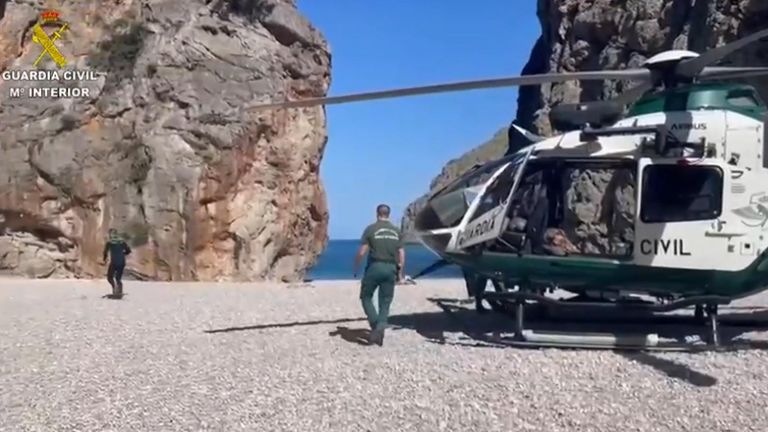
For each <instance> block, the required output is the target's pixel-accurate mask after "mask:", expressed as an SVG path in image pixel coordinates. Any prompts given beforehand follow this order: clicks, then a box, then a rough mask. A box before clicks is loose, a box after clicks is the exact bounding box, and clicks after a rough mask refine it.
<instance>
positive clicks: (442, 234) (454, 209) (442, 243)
mask: <svg viewBox="0 0 768 432" xmlns="http://www.w3.org/2000/svg"><path fill="white" fill-rule="evenodd" d="M481 187H482V186H481V185H479V186H474V187H466V188H457V189H453V190H446V191H442V192H440V193H438V194H436V195H434V196H432V197H430V198H429V200H428V201H427V203H426V205H425V206H424V207H423V208H422V209H421V210H420V211H419V212H418V213H417V214H416V218H415V220H414V227H415V228H416V235H418V236H419V238H420V239H421V241H422V242H423V243H424V244H425V245H426V246H427V247H429V248H430V249H432V250H434V251H436V252H441V251H444V250H445V248H446V247H447V246H448V243H449V242H450V240H451V236H452V235H453V232H454V231H455V230H456V229H458V228H457V227H458V226H459V224H460V223H461V221H462V219H463V218H464V215H465V214H466V213H467V210H469V206H470V205H471V204H472V201H473V200H474V199H475V198H476V197H477V194H478V193H479V191H480V189H481Z"/></svg>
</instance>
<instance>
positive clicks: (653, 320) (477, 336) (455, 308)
mask: <svg viewBox="0 0 768 432" xmlns="http://www.w3.org/2000/svg"><path fill="white" fill-rule="evenodd" d="M430 301H432V303H433V304H435V305H436V306H438V307H439V308H440V310H438V311H434V312H422V313H413V314H402V315H393V316H391V317H390V319H389V324H390V331H398V330H401V329H408V330H413V331H415V332H417V333H418V334H419V335H421V336H422V337H424V338H425V339H426V340H427V341H428V342H430V343H436V344H449V345H459V346H467V347H482V348H493V349H505V348H506V349H509V348H510V345H509V344H505V343H503V339H502V337H501V336H502V335H509V334H510V333H513V332H514V319H513V318H514V317H511V316H510V315H507V314H501V313H487V314H482V315H481V314H478V313H476V312H475V311H474V310H473V309H469V308H466V307H464V306H462V305H461V303H463V302H462V301H458V300H456V299H440V298H434V299H430ZM727 310H728V311H727V312H726V311H724V312H723V313H721V314H720V318H721V321H722V324H721V326H720V332H719V335H720V340H721V344H722V345H723V346H724V348H725V350H729V349H737V348H736V346H737V345H736V343H738V349H753V350H768V341H758V340H750V339H747V338H743V337H742V336H744V335H745V334H746V333H749V332H756V331H765V330H768V310H764V309H739V308H730V309H727ZM742 310H743V311H742ZM601 312H602V311H601ZM354 322H360V323H363V326H364V327H360V328H350V327H347V326H337V327H336V330H335V331H331V332H330V333H329V336H332V337H337V336H338V337H341V338H342V339H343V340H345V341H347V342H349V343H354V344H358V345H369V343H368V341H367V338H368V334H369V330H368V326H367V322H366V320H365V318H363V317H360V318H343V319H335V320H316V321H303V322H302V321H298V322H287V323H271V324H259V325H252V326H244V327H228V328H221V329H213V330H206V331H205V333H209V334H215V333H230V332H238V331H254V330H264V329H274V328H286V327H299V326H314V325H327V324H345V323H354ZM525 327H526V329H530V330H534V331H536V332H542V331H544V332H546V331H554V332H564V331H566V332H579V333H594V332H599V333H603V334H605V333H608V334H627V333H635V334H638V333H642V334H647V333H656V334H658V335H659V337H661V338H666V339H673V340H676V341H680V342H689V341H690V339H691V337H694V338H696V337H702V338H703V337H705V336H704V335H705V334H706V327H705V326H704V325H703V324H702V323H697V322H695V321H694V320H693V317H692V316H690V315H687V316H680V315H678V316H670V315H664V316H659V315H651V314H645V315H642V314H640V315H637V316H635V315H632V316H628V315H627V314H626V313H622V314H621V315H617V316H612V315H611V314H610V313H609V314H602V315H598V314H597V313H596V312H595V311H585V312H584V313H582V315H581V316H580V317H579V316H572V313H569V314H568V315H565V314H564V315H561V316H559V317H556V318H555V317H552V316H549V315H548V316H543V315H542V314H541V313H540V311H537V310H531V311H527V312H526V324H525ZM385 346H386V345H385ZM535 349H540V348H535ZM614 351H615V352H617V353H619V354H620V355H622V356H624V357H625V358H627V359H629V360H632V361H634V362H637V363H640V364H643V365H646V366H650V367H653V368H654V369H656V370H658V371H660V372H662V373H664V374H666V375H667V376H669V377H671V378H676V379H680V380H683V381H685V382H688V383H689V384H691V385H694V386H700V387H708V386H713V385H716V384H717V378H715V377H713V376H711V375H707V374H704V373H701V372H697V371H694V370H692V369H691V368H690V367H689V366H687V365H685V364H682V363H679V362H676V361H673V360H670V359H666V358H663V357H660V356H658V355H656V354H655V353H650V352H645V351H637V350H614Z"/></svg>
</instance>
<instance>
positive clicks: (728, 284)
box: [448, 251, 768, 298]
mask: <svg viewBox="0 0 768 432" xmlns="http://www.w3.org/2000/svg"><path fill="white" fill-rule="evenodd" d="M448 258H449V259H450V260H451V261H454V262H457V263H458V264H459V265H461V266H466V267H467V268H469V269H472V270H474V271H477V272H479V273H483V274H485V275H487V276H489V277H492V278H494V277H496V276H495V275H496V274H498V272H501V273H503V274H504V279H505V280H506V281H508V282H533V283H539V284H547V285H549V284H554V285H557V286H559V287H561V288H564V289H568V288H571V289H586V288H589V289H595V290H600V289H612V290H619V289H624V290H637V291H643V292H649V293H652V294H657V295H666V294H675V295H685V296H690V295H703V294H715V295H722V296H728V297H736V298H737V297H743V296H745V295H749V294H750V293H752V292H754V291H756V290H760V289H761V288H762V287H765V286H766V285H768V251H766V252H764V253H763V254H762V255H761V256H759V257H758V258H756V259H755V260H754V261H753V262H752V264H750V265H749V266H748V267H747V268H745V269H744V270H741V271H721V270H705V269H701V270H695V269H681V268H669V267H652V266H645V265H636V264H631V263H623V262H620V261H616V260H605V259H592V258H579V257H573V256H571V257H553V256H530V255H529V256H517V255H511V254H502V253H494V252H485V253H483V254H482V255H480V256H470V255H464V254H449V256H448ZM761 264H762V267H763V268H760V267H761Z"/></svg>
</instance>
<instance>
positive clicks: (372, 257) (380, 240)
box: [354, 204, 405, 346]
mask: <svg viewBox="0 0 768 432" xmlns="http://www.w3.org/2000/svg"><path fill="white" fill-rule="evenodd" d="M389 213H390V209H389V206H388V205H386V204H380V205H379V206H378V207H376V222H374V223H372V224H371V225H368V226H367V227H366V228H365V231H363V236H362V238H361V239H360V242H361V244H360V249H359V250H358V252H357V255H356V256H355V264H354V274H355V277H357V269H358V268H359V267H360V262H361V261H362V259H363V257H364V256H365V254H366V253H367V254H368V262H367V264H366V267H365V274H363V278H362V281H361V283H360V300H361V301H362V304H363V310H364V311H365V315H366V317H367V318H368V324H369V325H370V326H371V334H370V336H369V341H370V342H371V343H375V344H377V345H379V346H382V345H383V344H384V330H385V329H386V327H387V319H388V318H389V307H390V305H391V304H392V299H393V298H394V294H395V282H396V281H398V280H400V279H402V274H401V273H402V272H403V269H404V268H405V267H404V266H405V250H404V249H403V238H402V234H401V233H400V230H399V229H398V228H397V227H396V226H395V225H394V224H393V223H392V222H390V221H389ZM377 288H378V290H379V310H378V312H377V311H376V308H375V307H374V306H373V293H374V291H376V289H377Z"/></svg>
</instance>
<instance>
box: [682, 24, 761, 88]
mask: <svg viewBox="0 0 768 432" xmlns="http://www.w3.org/2000/svg"><path fill="white" fill-rule="evenodd" d="M765 37H768V29H765V30H761V31H759V32H756V33H753V34H751V35H749V36H747V37H744V38H741V39H739V40H736V41H734V42H731V43H729V44H726V45H721V46H719V47H717V48H712V49H711V50H709V51H705V52H704V53H702V54H700V55H699V56H698V57H694V58H690V59H686V60H683V61H681V62H680V63H678V64H677V66H676V67H675V72H676V73H677V74H678V75H682V76H685V77H688V78H692V77H694V76H696V75H698V74H699V73H700V72H701V71H702V70H703V69H704V68H705V67H706V66H708V65H711V64H713V63H717V62H718V61H720V60H722V59H723V58H725V57H726V56H727V55H728V54H731V53H733V52H735V51H738V50H740V49H742V48H744V47H745V46H747V45H749V44H752V43H754V42H757V41H759V40H760V39H763V38H765Z"/></svg>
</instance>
